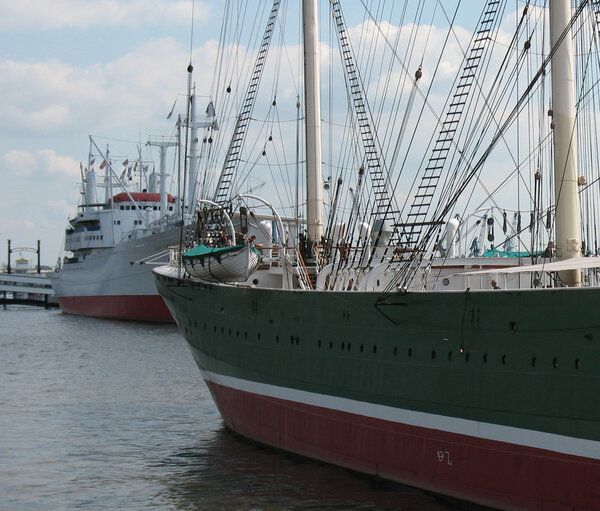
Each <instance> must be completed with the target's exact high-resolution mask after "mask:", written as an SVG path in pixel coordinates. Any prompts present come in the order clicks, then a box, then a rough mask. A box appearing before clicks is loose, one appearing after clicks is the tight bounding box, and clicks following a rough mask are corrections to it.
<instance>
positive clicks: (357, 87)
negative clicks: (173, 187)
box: [330, 0, 397, 220]
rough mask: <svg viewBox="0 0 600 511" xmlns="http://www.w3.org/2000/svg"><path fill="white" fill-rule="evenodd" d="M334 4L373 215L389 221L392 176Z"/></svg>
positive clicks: (392, 209) (337, 4)
mask: <svg viewBox="0 0 600 511" xmlns="http://www.w3.org/2000/svg"><path fill="white" fill-rule="evenodd" d="M330 3H331V13H332V16H333V19H334V22H335V25H336V30H337V34H338V42H339V45H340V51H341V54H342V59H343V61H344V62H343V63H344V66H343V67H344V76H345V77H346V83H347V86H348V89H349V91H350V94H351V96H352V105H353V107H354V113H355V115H356V121H357V123H358V128H359V130H360V135H361V139H362V143H363V148H364V151H365V160H366V167H367V168H368V171H369V176H370V178H371V186H372V188H373V195H374V196H375V205H374V211H373V214H374V217H375V218H376V219H381V220H385V219H386V218H387V217H388V216H389V215H390V214H391V213H392V212H395V211H397V208H395V207H392V197H391V195H390V193H389V190H388V177H387V173H386V171H385V169H384V167H383V164H382V161H381V158H380V156H379V150H378V148H377V143H376V140H375V135H374V133H373V130H372V128H371V125H372V119H371V112H370V110H369V106H368V104H367V101H366V99H365V98H364V95H363V86H362V82H361V80H360V76H359V74H358V70H357V69H356V64H355V62H354V61H355V59H354V54H353V51H352V46H351V45H350V38H349V36H348V33H347V30H346V24H345V22H344V17H343V14H342V7H341V5H340V2H339V1H338V0H330Z"/></svg>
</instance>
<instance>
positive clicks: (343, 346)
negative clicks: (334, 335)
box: [342, 343, 346, 351]
mask: <svg viewBox="0 0 600 511" xmlns="http://www.w3.org/2000/svg"><path fill="white" fill-rule="evenodd" d="M345 349H346V343H342V351H344V350H345Z"/></svg>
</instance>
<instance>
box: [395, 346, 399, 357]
mask: <svg viewBox="0 0 600 511" xmlns="http://www.w3.org/2000/svg"><path fill="white" fill-rule="evenodd" d="M397 354H398V348H397V347H396V346H394V356H396V355H397Z"/></svg>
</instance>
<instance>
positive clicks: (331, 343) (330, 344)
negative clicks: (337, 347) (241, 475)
mask: <svg viewBox="0 0 600 511" xmlns="http://www.w3.org/2000/svg"><path fill="white" fill-rule="evenodd" d="M329 349H330V350H332V349H333V342H332V341H329Z"/></svg>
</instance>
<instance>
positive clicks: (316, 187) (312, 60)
mask: <svg viewBox="0 0 600 511" xmlns="http://www.w3.org/2000/svg"><path fill="white" fill-rule="evenodd" d="M302 17H303V27H304V28H303V32H304V33H303V35H304V104H305V111H306V127H305V129H306V223H307V231H308V232H307V234H308V238H309V240H311V241H313V242H317V243H319V242H320V241H321V236H322V235H323V183H322V180H323V177H322V172H321V92H320V83H321V80H320V77H319V30H318V23H317V0H303V2H302Z"/></svg>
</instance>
